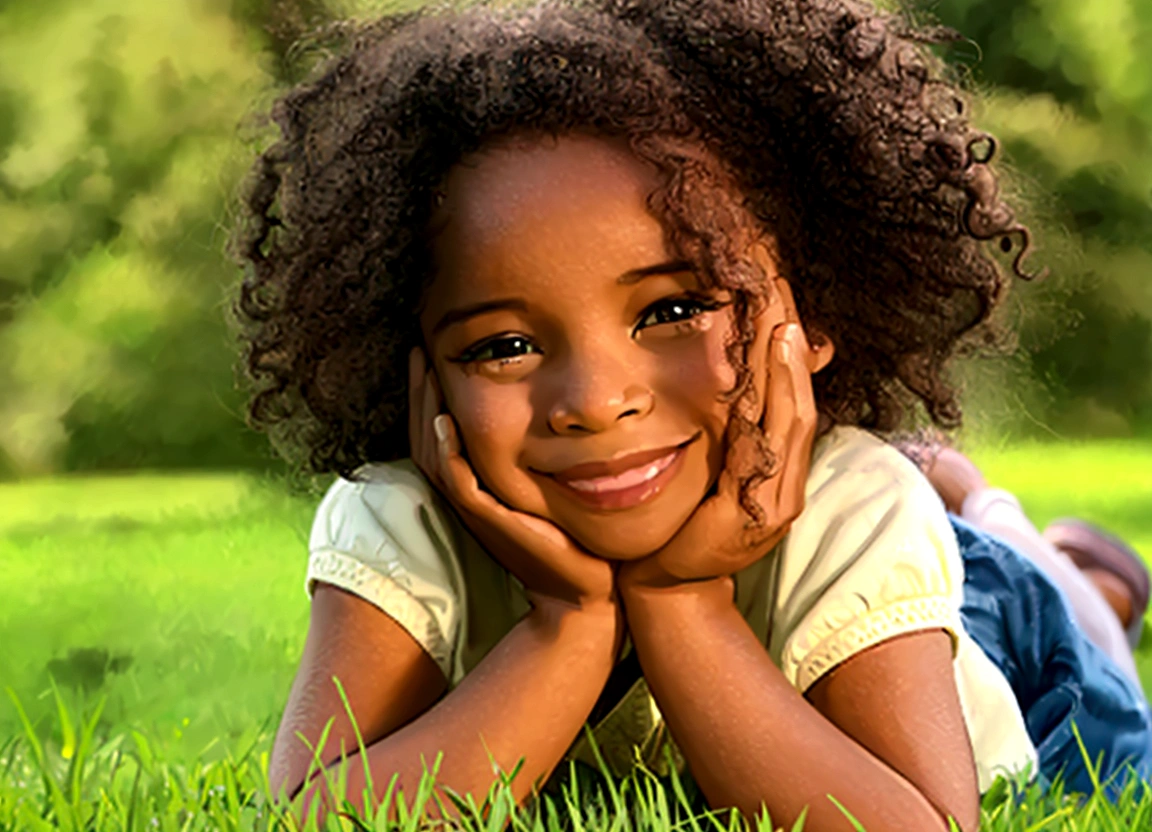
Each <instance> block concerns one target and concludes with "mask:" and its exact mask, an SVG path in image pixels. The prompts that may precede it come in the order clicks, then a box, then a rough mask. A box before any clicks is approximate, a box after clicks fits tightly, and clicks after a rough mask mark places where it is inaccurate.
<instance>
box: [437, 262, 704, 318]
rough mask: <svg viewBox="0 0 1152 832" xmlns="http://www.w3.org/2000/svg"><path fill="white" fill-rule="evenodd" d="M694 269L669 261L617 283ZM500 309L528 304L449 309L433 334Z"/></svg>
mask: <svg viewBox="0 0 1152 832" xmlns="http://www.w3.org/2000/svg"><path fill="white" fill-rule="evenodd" d="M693 268H694V267H693V265H692V264H691V263H689V262H688V261H687V260H669V261H668V262H667V263H657V264H656V265H654V266H644V267H643V268H640V269H630V270H629V271H626V272H624V274H622V275H620V277H618V278H617V279H616V282H617V283H618V284H619V285H621V286H631V285H633V284H635V283H639V282H640V281H641V280H643V279H644V278H646V277H653V276H655V275H660V274H678V273H680V272H690V271H692V269H693ZM500 309H515V310H517V311H519V312H527V311H528V303H527V302H526V301H525V300H524V299H523V298H499V299H497V300H486V301H483V302H481V303H473V304H469V305H468V306H461V307H458V308H456V309H449V310H448V311H447V312H445V313H444V315H443V316H442V317H441V318H440V320H438V321H437V322H436V325H435V326H434V327H432V334H433V335H436V334H437V333H439V332H440V331H441V330H442V329H444V328H446V327H449V326H452V325H453V324H458V323H460V322H461V321H466V320H468V319H469V318H474V317H476V316H477V315H483V314H484V313H486V312H495V311H497V310H500Z"/></svg>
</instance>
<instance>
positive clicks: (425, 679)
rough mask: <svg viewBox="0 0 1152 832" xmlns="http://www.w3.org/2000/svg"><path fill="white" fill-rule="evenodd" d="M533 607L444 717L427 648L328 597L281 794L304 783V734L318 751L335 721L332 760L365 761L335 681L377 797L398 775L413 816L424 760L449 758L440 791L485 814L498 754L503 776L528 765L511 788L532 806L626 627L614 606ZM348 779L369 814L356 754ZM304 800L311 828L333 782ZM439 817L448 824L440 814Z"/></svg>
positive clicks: (282, 763) (451, 698)
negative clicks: (469, 798) (343, 752)
mask: <svg viewBox="0 0 1152 832" xmlns="http://www.w3.org/2000/svg"><path fill="white" fill-rule="evenodd" d="M534 600H535V604H534V607H533V609H532V610H531V611H530V612H529V613H528V614H527V615H526V616H525V617H524V618H523V619H522V620H521V621H520V622H519V623H518V624H517V625H516V626H515V627H514V628H513V629H512V630H511V631H509V633H508V635H506V636H505V637H504V639H503V640H502V641H501V642H500V643H499V644H497V645H496V646H495V647H494V648H493V649H492V651H491V652H490V653H489V654H488V655H487V656H486V657H485V658H484V659H483V661H481V662H480V664H479V665H477V666H476V667H475V668H474V669H473V670H472V672H470V673H469V674H468V676H467V677H465V678H464V680H463V681H462V682H461V683H460V685H459V686H457V687H456V688H455V689H454V690H453V691H452V692H450V693H449V694H448V695H447V696H444V697H443V698H442V699H440V701H439V702H436V704H435V705H433V702H435V700H436V699H437V698H439V697H440V696H441V694H442V692H443V690H444V688H445V686H446V685H445V681H444V678H443V674H442V673H440V671H439V668H437V666H436V665H435V663H434V662H433V661H432V659H431V657H430V656H429V655H428V654H427V653H425V652H424V650H423V648H421V647H420V646H419V645H418V644H417V643H416V642H415V640H413V639H412V638H411V636H409V635H408V633H407V632H406V631H404V630H403V628H401V627H400V625H399V624H397V623H396V622H395V621H394V620H393V619H392V618H390V617H389V616H387V615H385V614H384V613H382V612H380V611H379V610H377V609H376V608H375V607H373V606H372V605H370V604H369V603H367V602H366V601H363V600H361V599H359V598H357V597H355V596H353V595H349V594H347V593H345V592H343V591H341V590H338V589H336V588H334V587H331V586H328V585H324V584H320V585H318V586H317V589H316V594H315V597H314V600H313V610H312V622H311V626H310V629H309V633H308V643H307V645H306V647H305V651H304V657H303V659H302V662H301V666H300V669H299V671H298V674H297V677H296V681H295V683H294V684H293V687H292V693H291V695H290V697H289V701H288V706H287V709H286V711H285V715H284V721H283V724H282V725H281V726H280V730H279V733H278V735H277V738H276V744H275V748H274V750H273V756H272V785H273V788H278V787H279V784H283V785H284V786H285V788H287V789H289V791H290V793H291V791H293V790H298V789H299V787H300V785H301V783H302V781H303V779H304V776H305V772H306V771H307V768H308V763H309V761H310V760H311V753H310V752H309V751H308V750H307V748H306V746H304V744H303V743H302V742H301V741H300V739H299V738H298V737H296V732H300V733H301V734H303V735H304V736H305V737H306V738H307V739H308V741H309V742H310V743H312V744H315V743H316V742H317V741H318V739H319V737H320V734H321V732H322V731H323V728H324V725H325V723H326V722H327V721H328V719H329V718H330V717H333V716H334V717H336V722H335V724H334V726H333V729H332V731H331V733H330V734H329V740H328V745H327V747H326V748H325V749H324V750H323V751H322V754H321V759H322V760H324V762H325V763H326V764H329V763H332V761H333V760H334V759H337V760H338V759H339V749H340V747H341V744H343V746H344V747H345V748H347V749H349V751H350V752H355V751H356V739H355V734H354V733H353V731H352V727H351V724H350V723H349V721H348V719H347V717H346V715H345V711H344V706H343V704H342V703H341V701H340V698H339V695H338V693H337V691H336V687H335V685H334V684H332V681H331V679H332V677H333V676H337V677H338V678H339V679H340V681H341V684H342V685H343V686H344V689H345V692H346V694H347V696H348V699H349V703H350V705H351V707H352V711H353V713H354V714H356V717H357V724H358V725H359V727H360V731H361V734H362V735H363V737H364V741H365V744H366V753H367V759H368V766H369V769H370V770H371V772H372V778H373V781H374V786H375V792H376V796H377V798H379V797H382V796H383V794H384V791H385V790H386V789H387V787H388V783H389V780H390V779H391V777H392V775H393V774H398V775H399V779H398V782H397V788H398V789H399V790H401V791H402V792H403V793H404V795H405V798H406V800H407V801H408V803H409V805H411V799H412V797H413V796H414V795H415V793H416V786H417V784H418V783H419V782H420V778H421V775H422V774H423V772H424V761H427V766H428V768H429V769H431V767H432V764H433V762H434V761H435V759H436V754H437V752H438V751H441V752H443V754H444V758H443V761H442V763H441V766H440V772H439V774H438V776H437V778H436V783H437V785H438V786H450V787H451V788H452V789H453V790H455V791H456V792H458V793H460V794H466V793H469V792H470V793H472V794H473V795H474V796H475V797H476V799H477V802H478V803H480V802H482V800H483V797H484V795H485V794H487V792H488V789H489V787H490V785H491V784H492V782H493V781H494V779H495V775H494V773H493V770H492V763H491V762H490V761H489V752H491V755H492V759H493V760H494V761H495V763H496V764H498V765H499V766H500V768H501V769H502V770H504V771H506V772H511V771H512V769H513V768H514V767H515V766H516V763H517V761H518V760H519V759H520V758H521V757H523V758H525V763H524V767H523V768H522V770H521V771H520V773H519V774H518V775H517V777H516V779H515V780H514V781H513V784H512V791H513V794H514V796H515V798H516V800H517V801H518V802H519V801H522V800H523V799H524V798H525V797H526V796H527V795H528V794H529V793H530V790H531V789H532V787H533V786H537V787H538V786H539V785H540V784H541V783H543V781H544V780H545V779H546V778H547V776H548V774H549V773H550V772H551V771H552V769H553V768H554V767H555V765H556V764H557V762H559V760H560V758H561V757H562V756H563V754H564V752H565V751H566V750H567V749H568V747H569V746H571V744H572V742H573V741H574V740H575V738H576V736H577V734H578V733H579V731H580V729H581V728H582V726H583V724H584V721H585V719H586V718H587V717H588V714H589V713H590V712H591V710H592V707H593V705H594V704H595V702H596V698H597V696H599V694H600V691H601V690H602V689H603V687H604V684H605V682H606V681H607V679H608V674H609V672H610V670H611V667H612V663H613V661H614V658H615V648H616V646H617V644H618V638H619V636H620V634H621V628H622V625H623V617H622V615H621V613H620V609H619V607H618V605H616V604H614V603H610V602H605V603H602V604H595V603H593V604H587V605H584V606H576V605H571V604H567V603H564V602H560V601H553V600H551V599H548V598H543V597H537V598H536V599H534ZM401 726H402V727H401ZM347 772H348V780H347V791H346V796H347V797H348V798H349V799H351V800H352V802H353V803H354V804H356V805H359V804H360V803H361V800H360V795H361V794H362V792H363V789H364V786H365V777H364V766H363V762H362V761H361V759H360V756H359V754H357V753H351V754H350V756H349V764H348V769H347ZM304 794H305V797H304V802H303V805H302V811H303V813H304V817H306V816H307V813H308V812H309V811H310V806H311V804H312V803H313V802H314V801H315V800H317V799H318V798H319V799H321V800H322V803H321V807H320V812H321V815H323V814H324V813H325V812H326V811H329V810H331V808H332V805H333V804H332V802H331V797H332V796H331V795H330V793H329V791H328V789H327V787H326V786H325V783H324V778H323V777H322V776H319V777H314V778H313V780H312V781H310V783H309V784H308V785H307V786H306V788H305V789H304ZM441 795H442V797H443V799H444V803H445V806H447V807H449V808H451V806H452V804H451V803H450V802H449V801H448V798H447V796H446V795H445V794H444V792H443V791H441ZM339 797H343V795H341V796H339ZM428 813H429V815H430V816H432V817H437V816H438V815H439V812H438V811H437V810H436V807H435V806H434V804H429V812H428ZM321 821H322V819H321Z"/></svg>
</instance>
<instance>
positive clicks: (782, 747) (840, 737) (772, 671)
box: [622, 578, 948, 832]
mask: <svg viewBox="0 0 1152 832" xmlns="http://www.w3.org/2000/svg"><path fill="white" fill-rule="evenodd" d="M732 587H733V585H732V581H731V579H730V578H718V579H713V580H710V581H700V582H693V583H689V584H682V585H679V586H673V587H669V588H666V589H652V588H644V589H640V588H629V589H624V590H623V591H622V598H623V602H624V607H625V613H626V617H627V621H628V632H629V634H630V636H631V638H632V643H633V645H634V647H635V649H636V651H637V653H638V655H639V657H640V661H641V665H642V667H643V670H644V676H645V678H646V679H647V681H648V686H649V688H650V689H651V690H652V692H653V695H654V696H655V697H656V700H657V704H658V705H659V706H660V710H661V712H662V713H663V715H664V718H665V719H666V720H667V721H668V725H669V727H670V728H671V730H672V733H673V735H674V736H675V738H676V741H677V743H678V744H679V746H680V749H681V750H682V751H683V753H684V755H685V757H686V758H687V760H688V763H689V765H690V766H691V768H692V773H693V775H694V776H695V778H696V781H697V782H698V783H699V785H700V788H701V789H702V791H703V792H704V794H705V796H706V797H707V798H708V801H709V804H710V805H712V806H713V807H716V808H722V807H730V806H735V807H736V808H737V809H739V810H740V812H741V813H742V814H743V815H744V816H745V817H747V818H749V819H751V818H753V817H754V816H755V815H756V814H757V813H759V812H760V806H761V803H764V804H766V805H767V806H768V809H769V811H770V812H771V816H772V821H773V824H774V825H776V826H780V825H783V826H784V827H785V828H788V827H789V826H790V825H791V824H792V823H793V822H794V820H795V819H796V817H797V816H799V814H800V812H801V811H803V810H804V808H805V807H807V808H808V816H807V821H806V822H805V824H804V828H805V829H806V830H811V832H825V830H847V829H851V828H852V827H851V825H850V823H849V821H848V820H847V819H846V818H845V816H844V814H843V813H842V812H841V811H840V810H839V809H838V808H837V807H836V806H835V804H833V802H832V801H831V800H829V799H828V795H832V796H833V797H835V798H836V799H837V800H838V801H839V802H840V803H841V804H843V805H844V806H845V807H846V808H847V809H848V810H849V811H850V812H851V813H852V815H853V816H854V817H855V818H856V819H857V820H859V821H860V822H861V823H862V824H863V826H864V828H865V829H869V830H872V829H877V830H879V829H883V830H887V831H889V832H891V831H892V830H916V832H926V831H927V830H947V829H948V823H947V821H946V820H945V818H944V817H943V816H942V815H941V813H940V812H939V811H937V810H936V808H935V807H934V806H933V805H932V804H931V803H930V802H929V801H928V799H927V798H925V797H924V795H923V794H921V793H920V792H919V791H918V790H917V789H916V788H915V787H914V786H913V785H912V784H911V783H910V782H909V781H908V780H906V779H905V778H904V777H902V776H901V775H900V774H898V773H897V772H896V771H895V770H893V769H892V768H890V767H889V766H887V765H886V764H885V763H884V762H882V761H881V760H879V759H878V758H876V757H875V756H873V755H872V754H871V753H870V752H868V751H867V750H866V749H865V748H863V747H862V746H861V745H859V744H858V743H856V742H855V741H854V740H852V739H851V738H850V737H848V736H847V735H845V734H844V733H843V732H841V731H840V730H839V729H838V728H837V727H836V726H834V725H833V724H832V723H831V722H829V721H828V720H827V719H825V718H824V717H823V716H822V715H821V714H820V713H819V712H818V711H817V710H816V709H815V708H814V707H813V706H812V705H811V704H810V703H809V702H807V701H806V700H805V699H804V698H803V697H802V696H801V695H800V693H798V692H797V691H796V690H795V689H794V688H793V687H792V686H791V685H790V684H789V683H788V681H787V679H785V678H784V674H783V673H781V671H780V670H779V669H778V668H777V667H776V666H775V665H774V664H772V661H771V659H770V658H769V656H768V653H767V651H766V650H765V649H764V646H763V645H762V644H760V642H759V641H758V640H757V639H756V636H755V634H754V633H753V632H752V630H751V628H749V627H748V624H747V622H745V621H744V619H743V617H742V616H741V615H740V612H739V610H737V609H736V606H735V604H734V603H733V593H732Z"/></svg>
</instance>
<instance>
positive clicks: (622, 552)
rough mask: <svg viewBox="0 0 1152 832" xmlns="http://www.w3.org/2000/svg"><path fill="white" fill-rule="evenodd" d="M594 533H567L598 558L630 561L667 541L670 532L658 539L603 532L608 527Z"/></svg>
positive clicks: (644, 555)
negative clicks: (629, 537)
mask: <svg viewBox="0 0 1152 832" xmlns="http://www.w3.org/2000/svg"><path fill="white" fill-rule="evenodd" d="M597 531H598V533H596V534H579V533H577V532H575V531H569V532H568V533H569V534H570V535H571V536H572V537H573V539H575V540H576V542H577V543H579V544H580V545H581V546H583V547H584V548H585V549H587V550H588V551H589V552H591V553H592V554H594V555H596V557H598V558H603V559H604V560H612V561H631V560H640V559H641V558H646V557H648V556H649V555H651V554H654V553H655V552H657V551H659V549H660V548H661V547H662V546H663V545H664V544H665V543H667V542H668V541H669V540H670V539H671V538H672V534H671V533H669V534H668V535H667V536H666V537H663V538H660V539H651V538H648V539H644V540H629V539H627V537H626V536H624V535H619V534H611V533H609V534H605V532H606V531H609V529H599V530H597Z"/></svg>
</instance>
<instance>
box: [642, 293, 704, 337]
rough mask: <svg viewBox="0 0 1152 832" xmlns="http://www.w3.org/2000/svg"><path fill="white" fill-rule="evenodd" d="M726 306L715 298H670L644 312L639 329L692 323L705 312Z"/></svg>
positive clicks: (658, 302)
mask: <svg viewBox="0 0 1152 832" xmlns="http://www.w3.org/2000/svg"><path fill="white" fill-rule="evenodd" d="M723 306H725V304H724V303H721V302H720V301H718V300H715V299H713V298H702V297H694V296H686V297H678V298H668V299H666V300H661V301H657V302H656V303H654V304H652V305H651V306H649V307H648V308H647V309H645V310H644V315H643V317H642V318H641V319H640V323H638V324H637V325H636V326H637V329H644V328H645V327H649V326H657V325H659V324H676V323H681V322H683V321H690V320H692V319H693V318H697V317H699V316H700V315H703V314H704V313H705V312H712V311H715V310H717V309H720V308H722V307H723Z"/></svg>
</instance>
